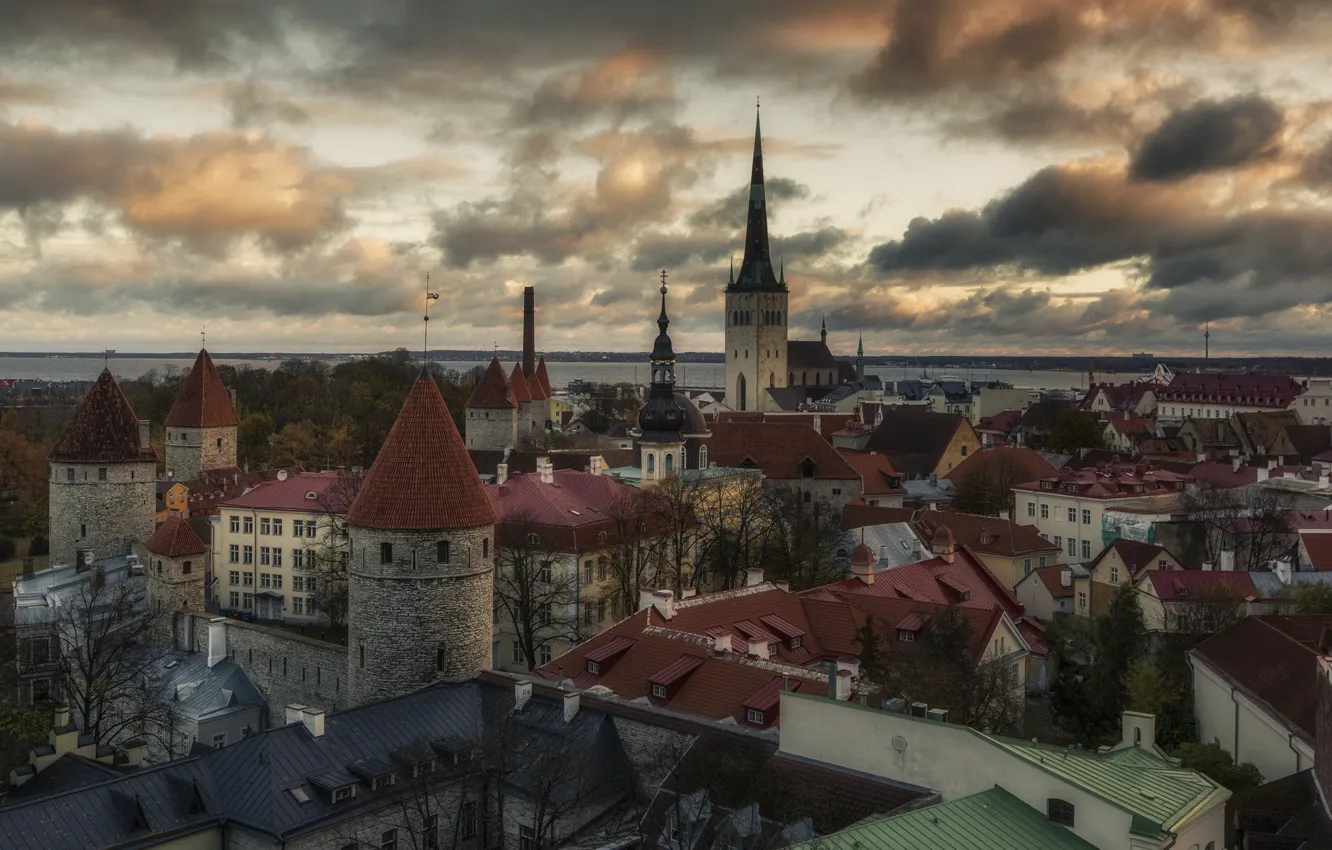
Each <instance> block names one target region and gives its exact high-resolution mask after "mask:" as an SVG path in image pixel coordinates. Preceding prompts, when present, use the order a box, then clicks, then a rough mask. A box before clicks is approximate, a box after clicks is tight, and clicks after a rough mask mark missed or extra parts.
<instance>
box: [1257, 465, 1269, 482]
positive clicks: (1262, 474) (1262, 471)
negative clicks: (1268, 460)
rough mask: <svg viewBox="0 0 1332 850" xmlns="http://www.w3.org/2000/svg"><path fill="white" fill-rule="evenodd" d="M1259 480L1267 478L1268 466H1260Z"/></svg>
mask: <svg viewBox="0 0 1332 850" xmlns="http://www.w3.org/2000/svg"><path fill="white" fill-rule="evenodd" d="M1258 480H1259V481H1266V480H1267V467H1265V466H1260V467H1258Z"/></svg>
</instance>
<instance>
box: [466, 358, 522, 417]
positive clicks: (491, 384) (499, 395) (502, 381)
mask: <svg viewBox="0 0 1332 850" xmlns="http://www.w3.org/2000/svg"><path fill="white" fill-rule="evenodd" d="M467 407H475V408H484V409H489V410H512V409H513V408H514V407H517V405H516V404H514V403H513V396H512V395H510V394H509V381H508V379H507V378H505V377H504V367H503V366H501V365H500V362H499V361H498V360H495V359H492V360H491V361H490V365H489V366H487V367H486V372H485V374H484V375H482V376H481V381H480V382H479V383H478V384H477V385H476V389H475V390H472V396H471V398H469V399H467Z"/></svg>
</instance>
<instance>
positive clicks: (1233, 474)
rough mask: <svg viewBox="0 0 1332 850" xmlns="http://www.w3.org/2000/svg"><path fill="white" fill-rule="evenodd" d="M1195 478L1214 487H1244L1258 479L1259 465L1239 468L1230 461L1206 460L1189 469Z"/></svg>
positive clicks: (1200, 482)
mask: <svg viewBox="0 0 1332 850" xmlns="http://www.w3.org/2000/svg"><path fill="white" fill-rule="evenodd" d="M1189 474H1190V475H1192V476H1193V480H1194V481H1196V482H1197V483H1199V484H1207V485H1210V486H1212V487H1226V488H1229V487H1243V486H1244V485H1246V484H1253V483H1254V482H1256V481H1257V480H1258V467H1256V466H1241V467H1239V468H1238V469H1236V468H1235V466H1234V465H1233V464H1232V463H1230V462H1229V461H1220V460H1205V461H1203V462H1202V463H1198V464H1194V467H1193V469H1191V470H1189Z"/></svg>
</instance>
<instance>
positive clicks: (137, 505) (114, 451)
mask: <svg viewBox="0 0 1332 850" xmlns="http://www.w3.org/2000/svg"><path fill="white" fill-rule="evenodd" d="M48 461H49V466H48V473H49V476H50V482H51V497H50V526H51V563H52V564H53V565H58V564H72V563H75V558H76V555H77V553H78V551H79V550H80V549H86V550H89V551H90V552H91V553H92V557H93V558H109V557H113V556H116V555H127V554H130V552H131V551H132V546H133V544H135V543H140V544H141V543H143V542H144V541H146V540H147V539H148V538H149V537H151V536H152V533H153V528H154V525H155V523H156V517H157V505H156V483H155V482H156V480H157V452H156V451H154V449H153V447H152V445H151V443H149V441H148V421H147V420H146V419H144V420H141V419H139V418H138V417H137V416H135V415H134V409H133V408H131V407H130V403H129V400H128V399H126V398H125V394H124V393H123V392H121V390H120V384H118V383H116V379H115V377H114V376H112V374H111V370H109V369H104V370H103V371H102V374H101V375H100V376H99V377H98V378H97V382H96V383H94V384H93V386H92V389H91V390H89V391H88V395H87V396H86V397H85V398H84V399H83V403H82V404H80V405H79V409H78V411H76V412H75V414H74V421H73V422H71V423H70V425H69V428H67V429H66V430H65V433H64V435H62V436H61V438H60V441H59V442H58V443H56V444H55V447H54V448H52V449H51V453H50V456H49V458H48Z"/></svg>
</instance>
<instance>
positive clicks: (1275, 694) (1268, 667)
mask: <svg viewBox="0 0 1332 850" xmlns="http://www.w3.org/2000/svg"><path fill="white" fill-rule="evenodd" d="M1329 628H1332V616H1329V615H1326V614H1304V615H1297V616H1280V617H1278V616H1260V617H1245V618H1244V619H1242V620H1240V621H1239V622H1238V623H1235V624H1234V625H1233V626H1231V627H1230V628H1228V629H1226V630H1225V631H1222V632H1218V633H1217V634H1215V635H1212V636H1211V637H1210V638H1208V639H1207V640H1205V641H1203V642H1202V643H1200V644H1198V646H1197V648H1196V649H1194V650H1193V653H1194V654H1195V655H1196V656H1197V657H1199V658H1201V659H1202V660H1203V661H1204V662H1205V663H1206V664H1207V666H1209V667H1211V668H1212V669H1214V670H1216V671H1217V672H1219V673H1221V674H1222V675H1224V676H1225V677H1226V678H1227V679H1229V680H1230V681H1231V683H1232V684H1234V685H1235V686H1236V687H1238V688H1239V689H1240V690H1241V691H1242V692H1244V694H1245V696H1248V697H1249V698H1251V699H1254V700H1256V701H1258V702H1261V703H1265V704H1266V705H1267V706H1269V707H1270V708H1271V709H1272V712H1273V713H1274V714H1275V715H1276V716H1277V717H1279V718H1281V719H1284V720H1285V721H1286V722H1287V723H1288V724H1289V726H1290V728H1291V729H1292V730H1293V731H1295V732H1297V733H1298V734H1299V736H1300V737H1301V738H1303V739H1304V740H1305V741H1310V742H1312V741H1313V740H1314V728H1315V721H1314V717H1315V712H1316V709H1317V706H1318V691H1317V683H1318V675H1317V673H1318V656H1319V654H1320V653H1319V642H1320V640H1321V636H1322V635H1323V633H1324V631H1325V630H1326V629H1329Z"/></svg>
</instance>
